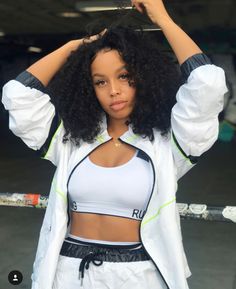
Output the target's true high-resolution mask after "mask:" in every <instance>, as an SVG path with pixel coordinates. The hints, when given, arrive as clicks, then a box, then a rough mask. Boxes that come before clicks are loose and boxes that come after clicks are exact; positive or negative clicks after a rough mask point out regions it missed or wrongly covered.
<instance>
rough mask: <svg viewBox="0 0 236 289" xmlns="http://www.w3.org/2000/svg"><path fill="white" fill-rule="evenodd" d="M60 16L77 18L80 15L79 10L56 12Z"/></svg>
mask: <svg viewBox="0 0 236 289" xmlns="http://www.w3.org/2000/svg"><path fill="white" fill-rule="evenodd" d="M57 15H58V16H60V17H65V18H77V17H81V14H80V13H79V12H61V13H58V14H57Z"/></svg>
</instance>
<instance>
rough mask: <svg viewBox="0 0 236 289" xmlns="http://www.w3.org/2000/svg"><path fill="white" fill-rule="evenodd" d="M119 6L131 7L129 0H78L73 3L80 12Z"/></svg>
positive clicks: (114, 8)
mask: <svg viewBox="0 0 236 289" xmlns="http://www.w3.org/2000/svg"><path fill="white" fill-rule="evenodd" d="M114 2H117V3H114ZM120 7H122V8H123V9H132V6H131V2H130V1H99V2H98V1H79V2H77V3H76V4H75V8H76V9H77V10H78V11H81V12H98V11H111V10H117V9H118V8H120Z"/></svg>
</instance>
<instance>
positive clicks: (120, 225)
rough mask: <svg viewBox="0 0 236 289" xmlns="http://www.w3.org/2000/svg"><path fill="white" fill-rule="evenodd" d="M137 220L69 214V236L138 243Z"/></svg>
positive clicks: (76, 213)
mask: <svg viewBox="0 0 236 289" xmlns="http://www.w3.org/2000/svg"><path fill="white" fill-rule="evenodd" d="M139 225H140V221H139V220H132V219H128V218H123V217H116V216H109V215H98V214H90V213H78V212H71V229H70V234H72V235H75V236H78V237H82V238H86V239H94V240H103V241H117V242H140V237H139Z"/></svg>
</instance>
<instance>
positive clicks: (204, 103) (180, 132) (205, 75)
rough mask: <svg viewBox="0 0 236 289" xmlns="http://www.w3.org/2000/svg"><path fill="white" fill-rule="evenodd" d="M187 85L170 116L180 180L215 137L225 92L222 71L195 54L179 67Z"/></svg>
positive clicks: (173, 147) (184, 85)
mask: <svg viewBox="0 0 236 289" xmlns="http://www.w3.org/2000/svg"><path fill="white" fill-rule="evenodd" d="M181 71H182V74H183V75H184V77H185V79H186V82H185V83H184V84H183V85H182V86H181V87H180V88H179V90H178V92H177V95H176V100H177V103H176V104H175V105H174V107H173V108H172V113H171V128H172V131H171V137H172V151H173V155H174V159H175V163H176V168H177V175H178V177H179V178H180V177H181V176H182V175H184V174H185V173H186V172H187V171H188V170H189V169H190V168H191V167H192V166H193V165H194V164H195V163H196V162H197V158H198V157H199V156H200V155H201V154H202V153H204V152H205V151H207V150H208V149H209V148H210V147H211V146H212V145H213V144H214V142H215V141H216V140H217V137H218V127H219V123H218V114H219V113H220V111H221V110H222V109H223V101H224V94H225V93H226V92H227V87H226V82H225V75H224V71H223V69H221V68H220V67H217V66H215V65H213V64H211V61H210V59H209V58H208V57H207V56H206V55H204V54H196V55H194V56H192V57H190V58H189V59H187V60H186V61H185V62H184V63H183V64H182V65H181Z"/></svg>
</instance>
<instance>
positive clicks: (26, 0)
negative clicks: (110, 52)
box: [0, 0, 236, 49]
mask: <svg viewBox="0 0 236 289" xmlns="http://www.w3.org/2000/svg"><path fill="white" fill-rule="evenodd" d="M82 2H85V4H96V6H98V7H99V5H100V6H101V4H102V2H104V1H101V0H97V1H92V0H85V1H79V0H77V1H76V0H7V1H6V0H4V1H3V0H0V15H1V21H0V46H2V47H3V46H6V45H9V44H14V45H39V43H42V45H46V44H47V45H48V46H50V45H51V46H53V45H55V43H57V42H58V41H59V42H60V41H63V40H64V39H65V38H66V37H67V38H69V37H71V36H74V37H79V36H81V35H84V34H85V28H86V27H87V26H88V25H90V24H91V23H92V22H93V21H98V22H101V23H106V24H107V25H109V24H110V23H112V22H113V21H114V20H117V19H122V21H123V22H125V23H126V22H127V23H129V24H135V25H139V26H140V25H141V26H144V25H145V27H148V26H150V25H151V23H150V22H149V20H148V18H147V17H145V16H143V15H141V14H140V13H138V12H137V11H133V10H132V11H131V10H125V9H115V10H113V11H99V12H84V11H81V10H79V9H78V6H79V5H80V4H81V3H82ZM106 2H107V3H108V4H109V3H110V4H111V5H113V6H114V5H115V6H117V7H119V6H121V5H120V4H122V3H123V6H127V3H130V1H126V0H125V1H123V0H120V1H119V0H114V1H106ZM165 3H166V6H167V8H168V11H169V12H170V14H171V15H172V17H173V18H174V19H175V21H176V22H177V23H178V24H179V25H180V26H182V27H183V28H184V29H185V30H186V31H188V32H190V33H192V34H194V33H195V34H196V35H197V37H200V38H201V39H203V40H204V39H206V38H208V39H209V38H210V41H211V42H212V41H213V42H214V41H216V42H217V41H221V42H227V41H229V42H230V44H228V45H229V46H230V47H231V48H232V47H233V48H234V49H236V43H235V42H236V40H235V39H236V34H235V33H236V13H235V12H236V0H166V1H165ZM128 6H129V5H128ZM65 12H66V13H68V12H74V13H77V15H76V16H77V17H62V16H61V15H62V13H65ZM126 13H129V16H128V17H125V18H122V17H123V16H124V15H125V14H126ZM199 35H200V36H199ZM228 38H230V39H228Z"/></svg>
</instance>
